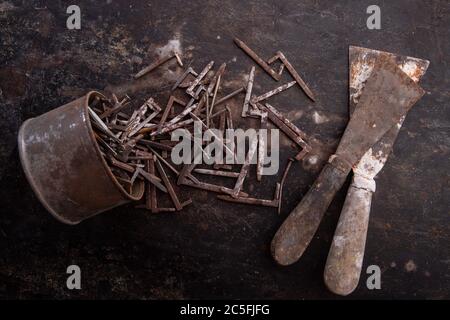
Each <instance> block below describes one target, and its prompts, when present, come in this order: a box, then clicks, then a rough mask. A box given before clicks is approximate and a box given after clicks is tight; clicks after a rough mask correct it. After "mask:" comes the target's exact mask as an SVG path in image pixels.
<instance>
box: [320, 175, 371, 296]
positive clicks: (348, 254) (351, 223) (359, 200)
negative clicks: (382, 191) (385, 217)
mask: <svg viewBox="0 0 450 320" xmlns="http://www.w3.org/2000/svg"><path fill="white" fill-rule="evenodd" d="M374 191H375V181H374V180H373V179H365V178H363V177H361V176H358V175H355V176H354V177H353V180H352V183H351V185H350V187H349V189H348V193H347V198H346V199H345V202H344V207H343V208H342V212H341V216H340V217H339V222H338V225H337V228H336V231H335V233H334V238H333V243H332V244H331V249H330V252H329V253H328V259H327V263H326V266H325V271H324V280H325V284H326V285H327V287H328V289H330V291H332V292H334V293H336V294H339V295H343V296H346V295H348V294H350V293H352V292H353V290H355V288H356V287H357V286H358V282H359V277H360V275H361V267H362V262H363V257H364V248H365V245H366V236H367V227H368V224H369V215H370V204H371V201H372V193H373V192H374Z"/></svg>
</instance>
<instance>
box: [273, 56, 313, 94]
mask: <svg viewBox="0 0 450 320" xmlns="http://www.w3.org/2000/svg"><path fill="white" fill-rule="evenodd" d="M274 58H275V59H273V60H272V61H271V62H269V63H272V62H273V61H275V60H276V59H280V60H281V62H282V65H281V67H286V69H287V70H288V71H289V73H290V74H291V76H292V78H294V79H295V81H296V82H297V84H298V85H299V86H300V88H302V90H303V91H304V92H305V93H306V95H307V96H308V97H309V98H310V99H311V100H312V101H315V97H314V94H313V93H312V91H311V89H310V88H309V87H308V85H307V84H306V83H305V81H304V80H303V79H302V78H301V77H300V75H299V74H298V72H297V71H296V70H295V69H294V67H293V66H292V64H291V63H290V62H289V61H288V59H286V56H285V55H284V54H283V53H282V52H281V51H278V52H277V53H276V55H275V57H274ZM282 72H283V69H282V68H280V71H279V73H280V74H281V73H282Z"/></svg>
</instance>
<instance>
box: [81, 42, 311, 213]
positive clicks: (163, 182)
mask: <svg viewBox="0 0 450 320" xmlns="http://www.w3.org/2000/svg"><path fill="white" fill-rule="evenodd" d="M234 41H235V43H236V44H237V46H238V47H239V48H241V49H242V50H243V51H244V52H245V53H246V54H248V55H249V56H250V57H251V58H252V59H253V60H254V61H255V62H256V63H257V64H258V65H259V66H260V67H261V68H262V69H263V70H264V71H266V72H267V73H268V74H269V75H270V76H271V77H272V78H273V79H275V80H276V81H279V80H280V79H281V75H282V72H283V71H284V69H287V70H288V72H289V73H290V75H291V76H292V78H293V79H294V81H291V82H288V83H286V84H284V85H281V86H279V87H277V88H275V89H273V90H271V91H268V92H266V93H264V94H261V95H253V90H252V88H253V83H254V78H255V67H254V66H252V67H251V70H250V74H249V76H248V82H247V84H246V86H245V87H241V88H238V89H237V90H235V91H233V92H231V93H228V94H226V95H224V96H223V97H221V98H219V97H218V94H219V87H220V83H221V80H223V75H224V72H225V68H226V64H225V63H223V64H222V65H220V67H219V68H218V70H217V71H215V72H214V73H213V75H211V76H209V77H208V75H209V74H210V73H212V68H213V66H214V61H211V62H209V63H208V64H207V65H206V66H205V67H204V68H203V70H202V71H201V72H200V73H197V72H195V71H194V69H193V68H192V67H191V66H188V67H186V69H185V71H184V72H183V74H182V75H181V77H180V78H179V79H178V80H177V81H176V83H175V84H174V85H173V87H172V89H171V93H172V95H170V97H169V98H168V101H167V104H166V107H165V109H163V108H162V107H161V106H160V105H159V104H158V103H157V102H156V101H155V100H154V99H153V98H152V97H150V98H148V99H147V100H146V101H145V103H144V104H143V105H142V106H141V107H139V108H138V109H136V110H134V111H133V112H132V114H131V115H129V114H127V113H125V112H124V109H125V108H126V107H127V106H129V105H130V102H131V99H130V98H129V97H128V96H125V97H123V98H121V99H118V98H117V97H116V95H114V94H112V98H111V99H102V98H96V99H95V100H94V101H92V102H91V103H90V105H89V107H88V111H89V115H90V120H91V124H92V127H93V129H94V134H95V138H96V140H97V143H98V146H99V148H100V150H101V153H102V155H103V157H104V158H105V159H106V161H107V163H108V165H109V166H110V169H111V171H112V172H113V174H114V175H115V177H116V179H117V181H118V182H119V183H120V184H121V186H122V187H123V188H124V189H125V190H126V191H127V192H129V193H131V190H132V188H133V184H134V182H135V181H136V179H141V180H144V181H145V182H146V183H147V184H146V188H145V190H146V196H145V205H141V206H140V207H144V208H146V209H148V210H151V212H152V213H156V212H166V211H179V210H181V209H183V207H185V206H186V205H188V204H190V203H192V201H191V199H188V200H186V201H184V202H183V201H181V200H180V199H179V198H178V195H177V192H175V186H174V185H173V184H172V182H171V180H170V178H169V175H168V174H167V172H166V170H167V169H168V170H170V171H171V172H172V173H173V174H175V176H176V177H177V181H176V183H177V184H178V185H187V186H190V187H194V188H199V189H203V190H207V191H212V192H217V193H219V194H220V195H218V198H219V199H221V200H225V201H230V202H237V203H244V204H251V205H262V206H269V207H276V208H278V213H279V212H280V210H281V194H282V189H283V184H284V182H285V179H286V177H287V174H288V171H289V169H290V167H291V164H292V162H293V161H294V160H297V161H298V160H301V159H302V158H303V157H304V156H305V155H306V154H307V153H308V152H309V151H310V150H311V147H310V145H309V144H308V143H307V142H306V141H308V138H307V136H306V134H305V133H304V132H302V131H301V130H300V129H299V128H298V127H297V126H296V125H294V124H293V123H292V122H291V121H289V120H288V119H287V118H286V117H285V116H283V114H282V113H281V112H279V111H278V110H277V109H275V108H274V107H273V106H271V105H270V104H269V103H266V102H265V101H266V100H267V99H268V98H269V97H272V96H274V95H276V94H278V93H280V92H282V91H284V90H287V89H288V88H290V87H292V86H294V85H295V84H298V85H299V86H300V88H301V89H302V90H303V91H304V92H305V93H306V95H307V96H308V97H309V98H310V99H311V100H313V101H314V96H313V93H312V92H311V90H310V89H309V88H308V86H307V85H306V83H305V82H304V81H303V80H302V78H301V77H300V75H299V74H298V73H297V71H296V70H295V69H294V67H293V66H292V65H291V64H290V63H289V61H288V60H287V58H286V57H285V55H284V54H283V53H282V52H280V51H278V52H277V53H276V54H275V55H274V56H273V57H272V58H270V59H268V60H267V61H264V60H263V59H261V58H260V57H259V56H258V55H257V54H256V53H255V52H254V51H253V50H251V49H250V48H249V47H248V46H247V45H246V44H245V43H244V42H242V41H241V40H239V39H237V38H236V39H235V40H234ZM171 59H176V61H177V63H178V65H179V66H180V67H183V62H182V59H181V57H180V55H179V54H178V53H176V52H172V53H171V54H169V55H167V56H164V57H161V58H159V59H158V60H156V61H155V62H153V63H152V64H151V65H149V66H148V67H146V68H144V69H142V70H141V71H139V72H138V73H137V74H136V75H135V76H134V77H135V79H138V78H140V77H143V76H144V75H146V74H148V73H149V72H151V71H152V70H155V69H156V68H157V67H159V66H161V65H162V64H164V63H166V62H168V61H169V60H171ZM277 60H280V62H281V66H280V68H279V70H278V72H276V71H275V70H274V69H273V68H272V67H271V64H273V63H274V62H275V61H277ZM179 89H185V94H186V95H187V97H188V99H189V100H188V102H185V101H183V99H180V98H177V97H176V96H175V95H173V93H174V92H175V91H176V90H179ZM241 93H245V96H244V101H243V107H242V117H254V118H259V119H260V124H261V128H265V127H266V125H267V119H269V120H270V121H271V122H272V123H273V124H274V125H275V126H276V127H277V128H279V129H280V130H281V131H282V132H283V133H284V134H285V135H286V136H287V137H288V138H289V139H290V140H292V141H293V142H294V144H295V145H297V146H298V147H300V151H299V153H298V154H297V155H296V156H295V159H292V158H290V159H289V161H288V164H287V166H286V168H285V170H284V173H283V175H282V178H281V181H280V182H277V184H276V188H275V195H274V198H273V199H271V200H266V199H257V198H253V197H250V196H249V195H248V194H247V193H245V192H244V191H242V186H243V184H244V180H245V178H246V177H247V175H248V173H249V168H250V161H251V159H252V157H253V156H254V155H255V152H257V164H256V166H257V169H256V172H257V180H258V181H260V180H261V176H262V170H263V163H264V158H263V157H264V155H265V151H266V150H265V144H264V140H263V139H261V136H260V135H259V136H257V137H256V138H255V139H253V141H251V142H250V146H249V150H248V153H247V155H246V158H245V161H244V163H243V164H242V165H241V168H240V171H239V172H234V171H232V169H233V166H232V165H226V164H215V165H214V169H199V168H197V169H196V168H195V166H196V164H194V163H192V164H184V165H183V167H182V168H181V169H180V170H177V169H176V168H175V166H174V165H173V164H171V162H170V161H169V158H170V157H168V153H169V152H171V150H172V148H173V146H174V144H175V143H176V142H174V141H171V140H170V133H171V132H172V131H173V130H175V129H178V128H184V129H187V130H189V131H192V130H193V128H192V127H193V122H194V121H199V122H200V123H201V125H202V128H203V130H205V131H206V130H209V129H210V128H212V127H213V126H214V124H215V122H218V127H219V129H220V130H222V131H221V132H223V131H224V129H225V128H228V129H233V119H232V116H231V110H230V107H229V106H228V105H226V104H225V102H227V101H228V100H229V99H231V98H233V97H235V96H237V95H239V94H241ZM175 105H179V106H181V107H182V111H181V112H179V113H177V112H175ZM222 105H225V107H224V108H221V109H220V110H218V108H219V106H222ZM214 111H215V112H214ZM217 118H218V119H219V120H218V121H215V119H217ZM211 132H212V131H211ZM215 138H216V139H218V140H219V141H220V139H221V138H220V137H215ZM222 144H223V147H224V148H226V145H225V144H224V142H223V141H222ZM192 162H194V161H192ZM155 169H156V170H155ZM193 172H195V173H198V174H206V175H211V176H221V177H229V178H234V179H236V182H235V185H234V188H227V187H224V186H221V185H216V184H211V183H205V182H202V181H200V180H199V179H197V178H196V177H195V176H194V175H193ZM157 192H163V193H167V194H168V195H169V197H170V200H171V202H172V203H173V207H169V208H161V207H158V201H157V200H158V197H157Z"/></svg>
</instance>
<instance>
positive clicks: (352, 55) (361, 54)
mask: <svg viewBox="0 0 450 320" xmlns="http://www.w3.org/2000/svg"><path fill="white" fill-rule="evenodd" d="M382 56H383V57H386V58H388V57H391V58H392V59H394V61H395V63H396V64H397V66H398V67H399V68H400V69H401V70H402V71H403V72H404V73H406V74H407V75H408V76H409V77H410V78H411V79H412V80H413V81H414V82H418V81H419V80H420V78H421V77H422V76H423V75H424V74H425V72H426V70H427V68H428V66H429V64H430V62H429V61H427V60H422V59H418V58H413V57H408V56H400V55H394V54H392V53H390V52H384V51H378V50H372V49H367V48H361V47H355V46H350V47H349V62H350V79H349V90H350V96H349V98H350V101H349V106H350V115H351V114H353V112H354V111H355V109H356V106H357V104H358V102H359V99H360V97H361V93H362V91H363V89H364V87H365V82H366V80H367V78H368V77H369V76H370V75H371V74H372V71H373V69H374V66H375V63H376V61H377V59H378V58H379V57H382ZM403 120H404V118H401V119H400V121H399V122H398V123H397V125H395V126H393V127H392V128H391V129H390V130H389V131H388V132H386V134H385V135H384V136H383V138H382V139H381V140H380V141H378V142H377V143H376V144H374V145H373V146H372V147H371V148H370V149H369V150H368V151H367V152H366V153H365V154H364V155H363V157H362V158H361V160H360V161H359V162H358V164H357V165H355V166H354V168H353V171H355V172H359V173H361V174H363V175H364V176H366V177H368V178H374V177H375V176H376V175H377V174H378V172H379V171H380V170H381V169H382V168H383V166H384V164H385V163H386V161H387V158H388V156H389V154H390V153H391V150H392V147H393V145H394V142H395V140H396V138H397V135H398V132H399V131H400V128H401V126H402V124H403Z"/></svg>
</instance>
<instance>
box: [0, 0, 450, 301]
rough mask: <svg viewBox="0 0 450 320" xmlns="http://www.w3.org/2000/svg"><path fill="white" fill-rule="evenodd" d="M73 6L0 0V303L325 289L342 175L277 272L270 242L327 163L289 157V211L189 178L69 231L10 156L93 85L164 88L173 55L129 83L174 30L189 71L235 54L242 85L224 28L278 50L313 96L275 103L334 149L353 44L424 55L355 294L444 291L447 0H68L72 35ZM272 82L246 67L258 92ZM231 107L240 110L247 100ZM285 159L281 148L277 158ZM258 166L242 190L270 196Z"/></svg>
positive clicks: (434, 294) (449, 134)
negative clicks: (178, 187)
mask: <svg viewBox="0 0 450 320" xmlns="http://www.w3.org/2000/svg"><path fill="white" fill-rule="evenodd" d="M70 4H75V3H73V2H70V3H69V2H67V3H66V2H64V1H12V0H11V1H1V2H0V41H1V50H0V89H1V91H0V125H1V127H0V128H1V130H2V138H1V140H0V155H1V158H0V174H1V190H0V199H1V202H0V203H1V208H2V209H1V212H2V213H1V215H0V298H147V299H170V298H275V299H281V298H284V299H301V298H335V296H334V295H332V294H331V293H329V292H328V291H327V290H326V288H325V286H324V284H323V280H322V274H323V268H324V265H325V260H326V256H327V253H328V248H329V246H330V242H331V239H332V236H333V231H334V228H335V224H336V222H337V218H338V214H339V212H340V210H341V207H342V204H343V200H344V196H345V193H346V188H345V187H344V188H345V189H343V190H341V192H340V193H339V195H338V196H337V197H336V199H335V201H334V202H333V203H332V205H331V207H330V209H329V210H328V212H327V214H326V216H325V218H324V221H323V223H322V225H321V227H320V229H319V232H318V233H317V235H316V237H315V239H314V240H313V242H312V243H311V245H310V247H309V248H308V251H307V252H306V253H305V255H304V256H303V258H302V259H301V261H299V262H298V263H296V264H295V265H293V266H290V267H279V266H277V265H276V264H275V263H274V262H273V260H272V258H271V257H270V254H269V244H270V241H271V239H272V237H273V235H274V233H275V231H276V229H277V228H278V226H279V225H280V224H281V222H282V220H283V219H284V218H285V216H286V215H287V213H288V212H289V211H290V210H291V209H293V208H294V206H295V205H296V204H297V203H298V201H299V200H300V199H301V197H302V195H303V194H304V193H305V192H306V191H307V190H308V188H309V185H310V184H311V183H312V182H313V181H314V178H315V177H316V176H317V174H318V172H319V171H320V168H321V161H320V160H322V158H320V159H319V162H318V164H315V165H314V164H311V163H306V162H305V163H303V164H300V163H296V164H295V165H294V166H293V167H292V169H291V172H290V175H289V178H288V179H287V182H286V185H285V188H284V199H285V203H284V204H283V210H282V216H277V214H276V212H275V210H272V209H269V208H259V207H258V208H253V207H249V206H245V205H238V204H231V203H224V202H220V201H218V200H216V199H215V195H213V194H207V193H206V192H202V191H198V190H195V191H191V196H192V197H193V200H194V201H195V204H194V205H192V206H190V207H189V208H186V209H185V210H183V211H182V212H181V213H177V214H159V215H151V214H149V213H148V212H146V211H145V210H138V209H134V207H133V206H132V205H129V206H125V207H121V208H117V209H115V210H112V211H110V212H108V213H104V214H101V215H99V216H97V217H95V218H93V219H90V220H87V221H85V222H83V223H81V224H80V225H78V226H75V227H71V226H65V225H63V224H61V223H59V222H57V221H56V220H54V218H52V216H51V215H50V214H49V213H48V212H46V210H45V209H44V208H43V207H42V206H41V204H40V203H39V201H38V200H37V198H36V197H35V195H34V194H33V192H32V190H31V188H30V186H29V185H28V183H27V181H26V179H25V176H24V174H23V172H22V169H21V167H20V163H19V159H18V153H17V144H16V136H17V131H18V128H19V126H20V124H21V123H22V122H23V121H24V120H25V119H27V118H29V117H33V116H36V115H40V114H42V113H44V112H46V111H48V110H51V109H53V108H55V107H57V106H60V105H62V104H64V103H67V102H69V101H71V100H73V99H75V98H77V97H79V96H81V95H83V94H85V93H86V92H88V91H89V90H90V89H107V90H112V89H114V90H115V91H116V92H120V91H125V90H128V91H131V92H133V91H135V92H138V91H139V93H133V95H134V96H136V97H137V98H139V97H145V96H146V95H149V94H154V93H155V90H160V89H161V88H168V86H170V85H171V84H173V79H174V78H176V69H175V67H171V69H172V70H174V72H175V75H173V76H170V75H169V76H168V72H167V70H166V71H165V72H162V71H157V72H155V74H154V75H153V76H150V77H147V78H145V79H143V80H142V81H138V82H135V83H133V82H131V80H132V74H133V73H135V72H136V71H138V70H140V68H142V67H143V66H144V65H146V64H148V63H150V62H151V61H152V60H153V58H154V57H155V53H154V51H155V49H157V48H158V47H161V46H164V45H166V44H167V42H168V41H169V40H171V39H178V40H179V41H180V43H181V45H182V49H183V53H184V54H185V55H188V56H192V57H193V58H195V61H194V63H193V65H194V67H195V68H196V69H200V68H201V67H202V66H203V65H204V64H206V63H207V62H208V61H209V60H210V59H213V60H215V61H217V62H229V64H228V68H227V72H226V74H225V76H224V80H225V81H224V83H225V89H229V90H231V89H235V88H237V87H238V86H239V85H241V84H243V83H244V80H243V78H242V77H243V74H244V73H248V71H249V70H250V66H251V65H252V62H251V60H250V59H249V58H248V57H247V56H246V55H245V54H244V53H243V52H242V51H241V50H240V49H238V48H237V47H236V46H235V45H234V44H233V43H232V38H233V36H239V38H240V39H242V40H244V41H246V43H247V44H248V45H249V46H250V47H252V48H253V49H254V50H255V51H256V52H257V53H258V54H260V55H261V56H262V57H264V58H268V57H270V56H271V55H272V54H273V53H274V52H275V51H276V50H281V51H283V52H284V53H285V54H286V56H287V57H288V59H289V60H290V61H291V63H292V64H293V65H294V66H295V67H296V68H297V69H298V71H299V72H300V73H301V75H302V76H303V78H304V79H305V80H306V81H307V82H308V84H309V85H310V87H311V89H312V90H313V91H314V93H315V94H316V97H317V102H316V103H315V104H313V103H311V102H310V101H309V100H308V98H307V97H306V96H305V95H304V94H303V93H302V92H301V90H299V89H297V90H289V91H288V92H286V93H284V94H282V96H280V97H276V98H275V99H273V105H274V106H276V107H278V108H279V109H280V110H281V111H283V112H284V113H286V114H287V115H288V116H289V117H290V118H292V119H294V122H295V123H296V124H297V125H299V126H300V127H301V128H302V129H304V131H305V132H307V133H308V134H310V135H313V136H314V137H316V138H317V139H319V140H321V141H322V142H323V143H325V144H326V145H327V146H328V147H329V148H330V149H332V148H333V146H335V145H336V142H337V139H339V137H340V135H341V134H342V132H343V129H344V128H345V125H346V123H347V120H348V118H347V117H348V79H347V78H348V45H350V44H353V45H359V46H365V47H369V48H373V49H379V50H385V51H391V52H395V53H399V54H404V55H410V56H415V57H419V58H424V59H428V60H430V61H431V64H430V68H429V69H428V72H427V74H426V75H425V76H424V78H423V79H422V81H421V84H422V86H423V88H424V89H425V90H426V91H427V92H428V94H426V95H425V96H424V97H423V98H422V99H421V100H420V101H419V103H418V104H417V105H416V106H415V107H414V108H413V109H412V110H411V112H410V113H409V115H408V117H407V118H406V121H405V123H404V125H403V128H402V129H401V132H400V134H399V137H398V140H397V143H396V145H395V148H394V152H393V154H392V155H391V157H390V159H389V160H388V163H387V164H386V166H385V168H384V170H383V171H382V172H381V174H380V175H379V177H378V179H377V192H376V193H375V195H374V199H373V204H372V215H371V221H370V225H369V234H368V240H367V250H366V256H365V259H364V266H363V275H362V280H361V282H360V286H359V287H358V289H357V290H356V291H355V293H354V294H353V295H352V296H350V297H351V298H450V292H449V291H450V284H449V282H450V280H449V278H450V271H449V263H450V258H449V252H450V247H449V246H450V245H449V243H450V241H449V232H450V224H449V202H450V200H449V193H450V188H449V184H450V177H449V168H450V166H449V154H450V130H449V127H450V111H449V88H450V85H449V78H450V68H449V52H450V43H449V36H450V31H449V30H450V28H449V27H450V10H449V6H448V2H447V1H406V0H398V1H381V2H379V3H378V5H379V6H380V7H381V15H382V29H381V30H368V29H367V28H366V18H367V16H368V15H367V14H366V13H365V12H366V8H367V6H368V5H370V4H373V3H372V2H369V1H350V0H347V1H339V2H336V3H335V2H332V1H292V0H290V1H180V0H175V1H152V2H150V1H116V0H112V1H76V4H78V5H79V6H80V7H81V11H82V22H81V23H82V29H81V30H78V31H77V30H67V29H66V19H67V16H68V15H67V14H66V13H65V12H66V8H67V6H68V5H70ZM130 84H131V85H130ZM256 84H257V85H256ZM274 84H275V82H273V80H271V79H270V77H269V76H267V75H266V74H264V73H263V72H261V71H259V72H258V73H257V74H256V80H255V85H256V86H255V90H256V92H260V93H262V92H264V91H265V89H269V88H272V87H274ZM163 97H167V95H164V92H161V94H160V95H159V97H158V99H163ZM161 101H164V100H161ZM234 108H235V109H236V115H237V114H239V113H240V108H241V107H240V105H238V104H235V105H234ZM314 120H316V122H317V123H316V122H314ZM317 120H319V121H317ZM293 154H295V153H294V152H293V151H292V150H291V149H289V148H284V149H283V152H282V153H281V157H282V159H281V160H282V162H281V167H282V168H283V167H284V164H285V163H286V161H287V158H288V157H289V156H292V155H293ZM264 179H265V181H267V183H266V184H257V183H250V184H252V185H254V187H251V186H250V184H249V183H247V184H246V185H245V190H252V189H253V191H252V192H254V193H256V194H257V195H260V196H264V195H267V198H269V197H270V195H272V193H273V186H274V183H275V181H276V178H275V177H270V178H264ZM255 180H256V179H250V180H249V181H250V182H252V181H253V182H255ZM70 264H77V265H79V266H80V267H81V269H82V290H80V291H69V290H67V289H66V286H65V282H66V276H67V275H66V274H65V271H66V268H67V266H68V265H70ZM371 264H377V265H379V266H380V267H381V269H382V290H379V291H369V290H367V289H366V288H365V278H366V276H365V275H364V270H365V269H366V267H367V266H368V265H371Z"/></svg>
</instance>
